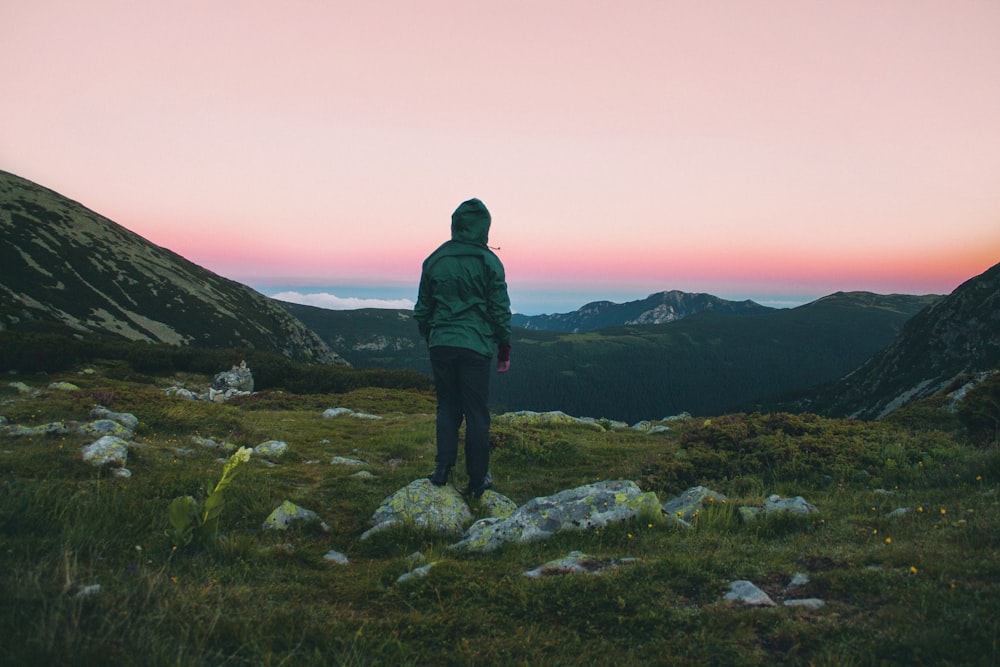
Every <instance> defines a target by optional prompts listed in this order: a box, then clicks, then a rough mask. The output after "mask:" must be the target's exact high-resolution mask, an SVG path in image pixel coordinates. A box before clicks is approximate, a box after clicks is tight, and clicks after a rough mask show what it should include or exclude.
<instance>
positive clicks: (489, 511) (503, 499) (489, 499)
mask: <svg viewBox="0 0 1000 667" xmlns="http://www.w3.org/2000/svg"><path fill="white" fill-rule="evenodd" d="M478 508H479V509H480V510H481V511H483V512H485V513H486V516H489V517H493V518H496V519H504V518H506V517H509V516H510V515H511V514H513V513H514V512H515V510H517V503H515V502H514V501H513V500H511V499H510V498H508V497H507V496H505V495H503V494H502V493H497V492H496V491H494V490H493V489H487V490H486V491H485V492H484V493H483V495H482V497H480V498H479V503H478Z"/></svg>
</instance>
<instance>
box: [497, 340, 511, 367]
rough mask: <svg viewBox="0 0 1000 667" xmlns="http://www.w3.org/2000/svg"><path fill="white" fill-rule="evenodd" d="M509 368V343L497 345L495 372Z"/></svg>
mask: <svg viewBox="0 0 1000 667" xmlns="http://www.w3.org/2000/svg"><path fill="white" fill-rule="evenodd" d="M509 370H510V343H504V344H502V345H497V373H506V372H507V371H509Z"/></svg>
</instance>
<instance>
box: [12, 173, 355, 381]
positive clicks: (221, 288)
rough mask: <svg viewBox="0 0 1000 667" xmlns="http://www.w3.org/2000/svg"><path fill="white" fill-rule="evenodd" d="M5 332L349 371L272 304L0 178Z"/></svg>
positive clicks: (89, 214) (85, 212) (36, 189)
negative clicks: (183, 348) (206, 351)
mask: <svg viewBox="0 0 1000 667" xmlns="http://www.w3.org/2000/svg"><path fill="white" fill-rule="evenodd" d="M0 234H2V236H0V266H2V273H0V331H2V330H5V329H9V330H11V331H38V330H56V331H67V332H74V333H77V334H87V333H100V334H106V335H111V336H117V337H121V338H126V339H129V340H137V341H148V342H161V343H169V344H172V345H195V346H202V347H229V348H253V349H262V350H270V351H274V352H280V353H281V354H283V355H285V356H286V357H288V358H290V359H292V360H295V361H303V362H316V363H325V364H344V363H345V362H344V360H343V359H341V358H340V357H339V356H338V355H337V354H335V353H334V352H333V351H331V350H330V348H329V347H328V346H327V345H326V344H325V343H324V342H323V341H322V340H321V339H320V338H319V336H317V335H316V334H315V333H314V332H312V331H311V330H309V329H308V328H306V327H305V326H304V325H303V324H302V323H301V322H299V321H298V320H296V319H295V318H294V317H292V316H291V315H289V314H288V312H287V311H285V310H284V309H283V308H281V307H280V306H279V305H278V304H277V303H276V302H274V301H273V300H271V299H268V298H267V297H265V296H264V295H262V294H260V293H258V292H256V291H254V290H252V289H251V288H249V287H247V286H245V285H241V284H239V283H237V282H234V281H232V280H228V279H226V278H223V277H221V276H218V275H216V274H214V273H212V272H210V271H208V270H206V269H203V268H201V267H199V266H197V265H196V264H193V263H191V262H189V261H188V260H186V259H184V258H183V257H181V256H179V255H177V254H175V253H173V252H171V251H169V250H166V249H164V248H161V247H159V246H156V245H154V244H152V243H150V242H148V241H146V240H145V239H143V238H142V237H141V236H139V235H137V234H134V233H133V232H131V231H129V230H127V229H125V228H124V227H122V226H120V225H118V224H116V223H114V222H112V221H111V220H108V219H107V218H105V217H102V216H100V215H98V214H97V213H95V212H93V211H91V210H89V209H87V208H85V207H84V206H82V205H80V204H78V203H77V202H74V201H71V200H69V199H67V198H65V197H63V196H61V195H59V194H58V193H56V192H53V191H52V190H49V189H47V188H44V187H41V186H39V185H36V184H34V183H32V182H30V181H27V180H25V179H23V178H20V177H18V176H15V175H13V174H10V173H7V172H3V171H0Z"/></svg>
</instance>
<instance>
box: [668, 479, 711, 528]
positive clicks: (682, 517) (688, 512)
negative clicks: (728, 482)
mask: <svg viewBox="0 0 1000 667" xmlns="http://www.w3.org/2000/svg"><path fill="white" fill-rule="evenodd" d="M725 501H726V497H725V496H724V495H722V494H721V493H716V492H715V491H712V490H711V489H709V488H708V487H705V486H692V487H691V488H690V489H688V490H687V491H685V492H684V493H682V494H681V495H679V496H677V497H676V498H674V499H672V500H669V501H667V502H665V503H663V512H664V513H665V514H667V515H668V516H671V517H674V518H676V519H677V520H678V522H679V523H681V524H683V525H685V526H689V525H690V522H691V520H692V519H694V518H695V517H696V516H698V514H699V513H700V512H701V510H702V509H704V507H705V504H706V503H715V502H725Z"/></svg>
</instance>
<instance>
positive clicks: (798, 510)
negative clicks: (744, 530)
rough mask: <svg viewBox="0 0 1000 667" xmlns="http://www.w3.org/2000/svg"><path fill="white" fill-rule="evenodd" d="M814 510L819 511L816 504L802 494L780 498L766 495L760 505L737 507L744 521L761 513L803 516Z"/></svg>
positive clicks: (752, 518) (751, 519) (776, 495)
mask: <svg viewBox="0 0 1000 667" xmlns="http://www.w3.org/2000/svg"><path fill="white" fill-rule="evenodd" d="M815 512H819V510H818V509H817V508H816V506H815V505H813V504H812V503H810V502H808V501H807V500H806V499H805V498H803V497H802V496H795V497H794V498H782V497H781V496H779V495H778V494H774V495H771V496H768V497H767V499H766V500H764V505H763V506H762V507H754V506H744V507H740V508H739V515H740V518H741V519H743V520H744V521H753V520H754V519H756V518H757V517H759V516H760V515H761V514H764V515H765V516H769V515H772V514H782V513H785V514H798V515H801V516H805V515H807V514H813V513H815Z"/></svg>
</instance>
